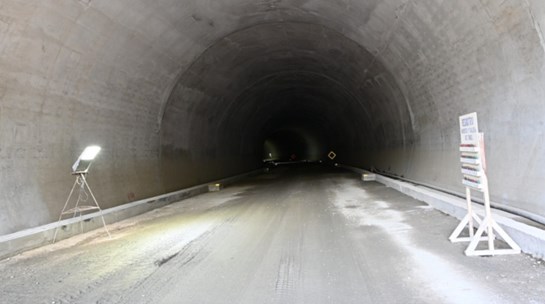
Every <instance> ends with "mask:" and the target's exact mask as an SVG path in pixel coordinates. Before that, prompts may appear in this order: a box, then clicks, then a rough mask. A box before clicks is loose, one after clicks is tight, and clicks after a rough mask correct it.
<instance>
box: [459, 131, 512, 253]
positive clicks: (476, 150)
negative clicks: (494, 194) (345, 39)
mask: <svg viewBox="0 0 545 304" xmlns="http://www.w3.org/2000/svg"><path fill="white" fill-rule="evenodd" d="M477 137H478V140H477V141H475V142H473V143H465V144H464V143H463V144H462V145H461V146H460V151H461V158H460V160H461V162H462V174H463V176H464V178H463V180H462V182H463V184H464V185H465V186H466V201H467V215H466V216H465V217H464V218H463V219H462V221H461V222H460V224H459V225H458V226H457V227H456V229H454V231H453V232H452V234H451V235H450V237H449V239H450V241H451V242H469V246H468V247H467V249H466V250H465V254H466V255H468V256H483V255H501V254H518V253H520V252H521V250H520V247H519V246H518V245H517V244H516V243H515V242H514V241H513V239H511V237H509V235H507V233H506V232H505V231H504V230H503V229H502V228H501V227H500V226H499V225H498V223H496V221H495V220H494V219H493V218H492V211H491V208H490V193H489V191H488V178H487V176H486V159H485V153H484V136H483V134H482V133H479V134H478V136H477ZM472 189H473V190H476V191H480V192H482V193H483V196H484V207H485V218H484V219H483V220H481V219H480V218H479V217H478V216H477V215H476V214H475V212H474V211H473V208H472V204H471V190H472ZM474 221H475V222H476V223H477V224H478V225H479V228H478V229H477V231H476V232H475V231H474V229H475V227H474ZM466 226H467V227H468V229H469V237H460V234H461V233H462V231H463V230H464V228H465V227H466ZM485 234H486V235H485ZM496 234H497V235H498V236H499V237H500V238H501V239H502V240H503V241H505V243H507V245H508V246H509V248H506V249H498V248H495V246H494V240H495V239H496ZM481 241H488V248H487V249H477V246H478V245H479V243H480V242H481Z"/></svg>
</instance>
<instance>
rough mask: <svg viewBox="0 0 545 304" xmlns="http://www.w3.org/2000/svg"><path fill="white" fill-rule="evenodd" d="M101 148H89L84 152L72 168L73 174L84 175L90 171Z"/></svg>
mask: <svg viewBox="0 0 545 304" xmlns="http://www.w3.org/2000/svg"><path fill="white" fill-rule="evenodd" d="M100 149H101V148H100V147H99V146H88V147H87V148H85V150H83V153H81V155H80V156H79V157H78V160H76V162H75V163H74V165H73V166H72V174H82V173H83V174H84V173H87V171H89V168H90V167H91V163H92V162H93V160H94V159H95V157H96V156H97V154H98V152H100Z"/></svg>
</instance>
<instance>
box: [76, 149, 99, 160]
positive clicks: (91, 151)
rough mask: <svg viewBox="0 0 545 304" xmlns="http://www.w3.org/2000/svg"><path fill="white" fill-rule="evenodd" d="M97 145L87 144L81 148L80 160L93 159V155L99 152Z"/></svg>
mask: <svg viewBox="0 0 545 304" xmlns="http://www.w3.org/2000/svg"><path fill="white" fill-rule="evenodd" d="M100 149H101V148H100V147H99V146H88V147H87V148H85V150H83V153H81V155H80V157H79V158H80V159H81V160H93V159H95V157H97V154H98V152H100Z"/></svg>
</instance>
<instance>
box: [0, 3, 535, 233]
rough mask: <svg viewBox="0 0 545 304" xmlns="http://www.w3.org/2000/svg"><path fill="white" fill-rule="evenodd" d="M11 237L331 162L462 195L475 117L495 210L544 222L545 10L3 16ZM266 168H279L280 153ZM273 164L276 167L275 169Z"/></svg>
mask: <svg viewBox="0 0 545 304" xmlns="http://www.w3.org/2000/svg"><path fill="white" fill-rule="evenodd" d="M1 12H2V15H1V19H0V32H1V33H2V36H1V39H2V43H1V45H2V49H1V55H0V60H1V65H2V68H1V70H0V73H1V75H2V81H1V84H0V98H1V106H0V111H1V112H0V117H1V121H0V136H1V137H0V140H1V148H0V155H1V158H0V164H1V171H0V172H1V181H2V182H1V191H0V206H1V208H2V210H4V212H2V213H1V219H2V221H1V223H2V224H1V225H0V233H1V234H8V233H13V232H16V231H19V230H23V229H26V228H31V227H36V226H39V225H43V224H47V223H50V222H52V221H54V220H55V219H56V216H57V214H58V211H59V210H60V209H61V207H62V202H63V197H64V196H66V192H67V191H68V190H67V188H69V185H70V181H71V178H72V177H71V176H70V175H69V174H67V172H68V171H69V167H70V164H71V163H72V162H73V160H74V159H75V158H77V156H78V155H79V153H80V152H81V151H82V150H83V148H85V147H86V146H88V145H91V144H96V145H100V146H102V147H103V152H102V153H101V155H100V157H99V159H98V160H97V161H96V164H95V165H93V174H92V175H91V176H90V177H89V179H90V182H91V183H92V184H94V185H95V188H96V192H97V193H96V194H97V196H98V197H100V198H101V201H102V204H103V205H104V207H105V208H108V207H113V206H117V205H122V204H125V203H127V202H130V201H133V200H138V199H143V198H146V197H151V196H154V195H159V194H162V193H167V192H169V191H174V190H177V189H182V188H185V187H190V186H193V185H197V184H202V183H206V182H209V181H212V180H215V179H219V178H223V177H228V176H233V175H236V174H239V173H242V172H247V171H250V170H253V169H257V168H260V167H262V166H263V160H264V159H268V158H277V159H278V160H288V159H289V158H290V157H291V156H294V157H295V158H297V159H298V160H309V161H317V160H328V159H327V154H328V153H329V152H330V151H334V153H335V154H336V155H337V158H336V159H335V162H338V163H342V164H346V165H350V166H355V167H359V168H363V169H367V170H373V171H375V172H378V173H382V174H387V175H390V176H395V177H398V178H405V179H408V180H412V181H414V182H418V183H423V184H427V185H431V186H434V187H437V188H439V189H443V190H445V191H450V192H452V193H461V192H462V191H463V187H462V185H461V184H460V182H459V179H460V178H459V173H458V164H457V158H458V151H457V146H458V144H459V134H458V132H459V131H458V125H457V119H458V116H459V115H462V114H464V113H469V112H477V113H478V115H479V123H480V128H481V130H482V131H483V132H484V133H485V136H486V143H487V161H488V166H489V168H490V169H489V170H490V173H489V175H490V187H491V189H492V190H491V192H492V193H491V195H492V200H493V201H495V202H497V203H498V204H501V205H504V206H507V207H511V209H513V210H515V209H516V210H521V211H525V212H527V213H532V214H535V215H540V216H543V215H545V205H544V204H543V199H544V198H545V192H544V191H543V187H542V184H543V182H544V178H545V174H544V172H545V170H544V168H545V167H544V166H543V162H544V157H545V156H544V155H545V153H543V152H544V141H543V140H544V137H543V117H545V116H544V115H543V114H544V113H545V109H544V105H545V104H544V103H543V98H544V89H543V71H544V70H543V68H544V50H545V47H544V46H545V43H544V42H543V41H544V39H543V16H544V12H545V11H544V7H543V5H542V4H541V2H539V1H536V0H528V1H504V2H501V3H498V2H496V1H470V0H468V1H456V2H447V1H432V0H429V1H412V0H406V1H397V0H396V1H394V0H380V1H379V0H367V1H341V0H334V1H303V0H293V1H288V0H284V1H281V0H266V1H259V2H255V1H242V0H230V1H221V2H220V1H174V0H161V1H154V2H146V1H137V2H134V3H130V4H129V3H118V2H112V1H99V0H80V1H76V0H72V1H60V2H52V1H45V2H40V1H28V2H24V3H23V2H20V1H3V3H2V4H1ZM269 154H270V155H269ZM273 154H275V155H273Z"/></svg>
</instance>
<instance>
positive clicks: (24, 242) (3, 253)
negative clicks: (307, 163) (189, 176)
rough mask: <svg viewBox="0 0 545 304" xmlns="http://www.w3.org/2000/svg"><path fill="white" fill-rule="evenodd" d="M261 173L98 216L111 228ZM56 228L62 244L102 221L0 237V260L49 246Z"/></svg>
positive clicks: (91, 218) (86, 218)
mask: <svg viewBox="0 0 545 304" xmlns="http://www.w3.org/2000/svg"><path fill="white" fill-rule="evenodd" d="M262 171H263V170H261V169H259V170H254V171H250V172H247V173H243V174H239V175H236V176H232V177H228V178H224V179H221V180H218V181H213V182H209V183H206V184H201V185H197V186H194V187H191V188H187V189H182V190H178V191H174V192H170V193H166V194H162V195H158V196H154V197H150V198H146V199H143V200H139V201H134V202H131V203H127V204H123V205H120V206H117V207H113V208H109V209H104V210H103V211H102V215H103V216H104V220H105V221H106V224H112V223H115V222H119V221H121V220H124V219H127V218H130V217H133V216H136V215H139V214H142V213H145V212H148V211H150V210H153V209H156V208H160V207H163V206H166V205H168V204H171V203H174V202H178V201H180V200H183V199H186V198H189V197H192V196H196V195H199V194H202V193H206V192H208V191H209V188H208V185H209V184H216V183H220V184H223V185H227V184H232V183H234V182H237V181H239V180H241V179H243V178H246V177H249V176H252V175H256V174H258V173H260V172H262ZM57 228H59V229H58V233H57V240H62V239H66V238H69V237H72V236H75V235H78V234H80V233H81V231H83V232H88V231H91V230H94V229H98V228H102V220H101V218H100V213H99V212H95V213H90V214H87V215H83V216H81V217H76V218H70V219H65V220H62V221H60V222H55V223H51V224H47V225H43V226H39V227H34V228H30V229H25V230H21V231H18V232H15V233H12V234H7V235H3V236H0V260H2V259H5V258H7V257H10V256H14V255H16V254H18V253H21V252H24V251H27V250H30V249H34V248H37V247H40V246H44V245H47V244H49V243H51V242H52V241H53V236H54V233H55V229H57Z"/></svg>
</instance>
